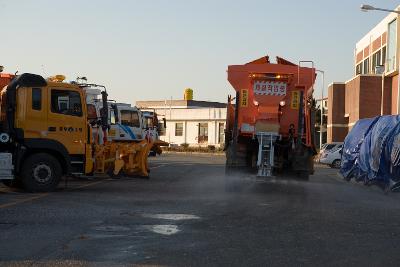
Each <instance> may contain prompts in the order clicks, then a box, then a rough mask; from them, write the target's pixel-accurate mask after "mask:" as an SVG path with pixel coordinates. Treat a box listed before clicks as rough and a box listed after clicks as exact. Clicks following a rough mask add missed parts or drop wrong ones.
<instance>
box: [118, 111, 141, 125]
mask: <svg viewBox="0 0 400 267" xmlns="http://www.w3.org/2000/svg"><path fill="white" fill-rule="evenodd" d="M121 124H122V125H125V126H129V127H136V128H140V121H139V114H138V112H137V111H132V110H121Z"/></svg>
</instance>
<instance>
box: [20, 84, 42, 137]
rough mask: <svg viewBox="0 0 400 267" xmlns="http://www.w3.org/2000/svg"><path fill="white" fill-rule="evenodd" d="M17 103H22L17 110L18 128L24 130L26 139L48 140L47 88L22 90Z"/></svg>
mask: <svg viewBox="0 0 400 267" xmlns="http://www.w3.org/2000/svg"><path fill="white" fill-rule="evenodd" d="M17 103H20V104H19V105H18V108H17V127H18V128H23V129H24V137H25V138H46V136H47V105H46V104H45V103H47V94H46V88H42V87H38V88H20V90H18V100H17ZM25 103H26V104H25Z"/></svg>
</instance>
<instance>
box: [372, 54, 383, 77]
mask: <svg viewBox="0 0 400 267" xmlns="http://www.w3.org/2000/svg"><path fill="white" fill-rule="evenodd" d="M380 65H382V64H381V50H378V51H377V52H376V53H374V54H373V55H372V71H373V73H375V67H376V66H380Z"/></svg>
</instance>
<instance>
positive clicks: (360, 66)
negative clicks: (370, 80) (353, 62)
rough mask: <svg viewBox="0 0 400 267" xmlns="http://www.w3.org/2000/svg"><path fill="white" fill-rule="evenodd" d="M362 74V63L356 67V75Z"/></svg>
mask: <svg viewBox="0 0 400 267" xmlns="http://www.w3.org/2000/svg"><path fill="white" fill-rule="evenodd" d="M361 73H362V63H360V64H358V65H357V66H356V75H359V74H361Z"/></svg>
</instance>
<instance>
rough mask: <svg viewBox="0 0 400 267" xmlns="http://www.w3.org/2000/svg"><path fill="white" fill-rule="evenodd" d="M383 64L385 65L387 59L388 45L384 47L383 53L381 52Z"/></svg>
mask: <svg viewBox="0 0 400 267" xmlns="http://www.w3.org/2000/svg"><path fill="white" fill-rule="evenodd" d="M381 56H382V57H381V65H383V66H385V61H386V46H384V47H382V53H381Z"/></svg>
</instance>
